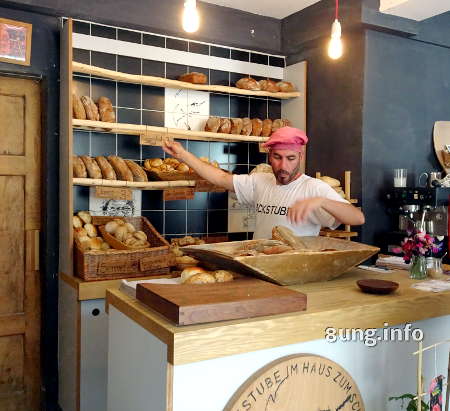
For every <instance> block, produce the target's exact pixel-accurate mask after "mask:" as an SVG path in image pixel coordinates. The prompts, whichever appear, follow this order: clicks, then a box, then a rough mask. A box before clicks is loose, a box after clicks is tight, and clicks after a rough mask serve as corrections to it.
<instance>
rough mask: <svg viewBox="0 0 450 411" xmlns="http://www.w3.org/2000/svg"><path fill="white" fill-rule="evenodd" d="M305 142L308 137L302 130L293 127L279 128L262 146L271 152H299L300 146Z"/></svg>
mask: <svg viewBox="0 0 450 411" xmlns="http://www.w3.org/2000/svg"><path fill="white" fill-rule="evenodd" d="M307 142H308V137H307V136H306V134H305V132H304V131H303V130H300V129H298V128H294V127H281V128H279V129H278V130H277V131H275V132H274V133H273V134H272V135H271V136H270V138H269V140H267V141H266V142H265V143H263V145H262V146H263V147H264V148H268V149H272V150H292V151H301V150H302V146H304V145H305V144H306V143H307Z"/></svg>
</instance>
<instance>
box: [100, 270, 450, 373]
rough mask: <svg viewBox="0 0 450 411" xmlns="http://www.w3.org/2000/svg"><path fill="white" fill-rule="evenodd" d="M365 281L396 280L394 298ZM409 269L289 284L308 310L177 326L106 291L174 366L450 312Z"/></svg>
mask: <svg viewBox="0 0 450 411" xmlns="http://www.w3.org/2000/svg"><path fill="white" fill-rule="evenodd" d="M361 278H379V279H386V280H392V281H396V282H398V283H399V284H400V287H399V288H398V290H397V291H396V292H395V293H393V294H390V295H372V294H365V293H362V292H361V291H360V290H359V288H358V286H357V285H356V283H355V282H356V280H358V279H361ZM414 282H417V281H413V280H410V279H409V278H408V273H407V272H406V271H395V272H393V273H387V274H384V273H383V274H380V273H374V272H370V271H366V270H361V269H358V268H354V269H352V270H350V271H348V272H347V273H345V274H344V275H342V276H341V277H339V278H338V279H335V280H332V281H327V282H320V283H309V284H304V285H297V286H289V288H290V289H293V290H297V291H301V292H304V293H306V294H307V296H308V308H307V310H306V311H302V312H296V313H290V314H281V315H275V316H267V317H258V318H250V319H244V320H232V321H221V322H215V323H208V324H199V325H192V326H175V325H174V324H173V323H171V322H169V321H168V320H166V319H165V318H164V317H162V316H161V315H159V314H158V313H157V312H155V311H153V310H151V309H149V308H147V307H146V306H145V305H143V304H141V303H140V302H138V301H137V300H135V299H133V298H131V297H129V296H128V295H126V294H124V293H122V292H120V291H119V290H107V295H106V301H107V309H108V306H109V305H112V306H113V307H115V308H117V309H118V310H119V311H121V312H122V313H124V314H125V315H127V316H128V317H129V318H131V319H133V320H134V321H135V322H137V323H138V324H140V325H141V326H142V327H143V328H145V329H146V330H148V331H149V332H151V333H152V334H153V335H155V336H156V337H157V338H159V339H160V340H161V341H163V342H164V343H166V344H167V346H168V360H169V362H171V363H172V364H174V365H180V364H186V363H191V362H195V361H201V360H208V359H213V358H218V357H224V356H227V355H232V354H240V353H244V352H249V351H256V350H260V349H265V348H272V347H277V346H283V345H288V344H294V343H299V342H305V341H311V340H315V339H322V338H324V337H325V331H324V330H325V329H326V328H327V327H336V328H362V329H365V328H382V327H384V323H385V322H386V323H388V324H389V325H396V324H401V323H405V322H413V321H419V320H424V319H427V318H433V317H439V316H442V315H447V314H450V291H446V292H441V293H432V292H427V291H420V290H416V289H414V288H411V287H410V285H411V284H413V283H414Z"/></svg>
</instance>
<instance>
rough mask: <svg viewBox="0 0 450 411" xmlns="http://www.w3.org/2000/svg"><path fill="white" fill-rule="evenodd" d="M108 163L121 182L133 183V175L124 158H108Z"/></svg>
mask: <svg viewBox="0 0 450 411" xmlns="http://www.w3.org/2000/svg"><path fill="white" fill-rule="evenodd" d="M108 161H109V162H110V163H111V165H112V166H113V168H114V171H115V172H116V175H117V178H118V179H119V180H122V181H133V173H132V172H131V171H130V169H129V168H128V166H127V164H126V163H125V161H123V159H122V158H120V157H118V156H108Z"/></svg>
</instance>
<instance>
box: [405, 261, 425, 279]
mask: <svg viewBox="0 0 450 411" xmlns="http://www.w3.org/2000/svg"><path fill="white" fill-rule="evenodd" d="M409 278H412V279H413V280H423V279H424V278H427V262H426V260H425V256H423V255H413V256H412V258H411V266H410V268H409Z"/></svg>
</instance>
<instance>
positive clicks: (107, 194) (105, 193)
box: [95, 186, 133, 200]
mask: <svg viewBox="0 0 450 411" xmlns="http://www.w3.org/2000/svg"><path fill="white" fill-rule="evenodd" d="M95 197H98V198H108V199H113V200H131V199H132V198H133V194H132V193H131V190H130V189H129V188H122V187H103V186H96V187H95Z"/></svg>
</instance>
